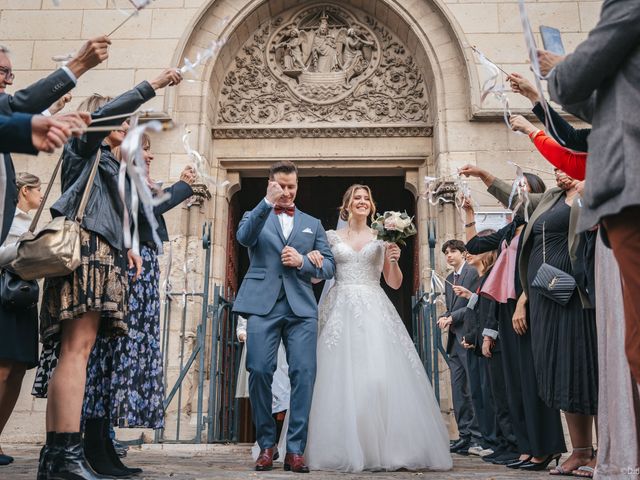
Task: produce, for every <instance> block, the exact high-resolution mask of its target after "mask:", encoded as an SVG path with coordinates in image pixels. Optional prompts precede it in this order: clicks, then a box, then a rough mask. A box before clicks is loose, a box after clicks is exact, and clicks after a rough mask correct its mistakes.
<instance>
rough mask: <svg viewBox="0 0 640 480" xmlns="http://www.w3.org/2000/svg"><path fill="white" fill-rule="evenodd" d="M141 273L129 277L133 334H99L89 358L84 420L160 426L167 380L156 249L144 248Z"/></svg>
mask: <svg viewBox="0 0 640 480" xmlns="http://www.w3.org/2000/svg"><path fill="white" fill-rule="evenodd" d="M140 254H141V256H142V262H143V263H142V275H141V276H140V278H139V279H138V280H137V281H135V282H134V281H133V273H130V274H129V276H130V284H129V313H128V315H127V318H126V323H127V327H128V330H129V333H128V335H127V336H125V337H116V338H109V337H106V336H99V337H98V339H97V340H96V344H95V346H94V348H93V351H92V352H91V356H90V357H89V365H88V367H87V385H86V388H85V397H84V406H83V418H85V419H87V418H109V419H110V421H111V423H112V424H113V425H114V426H118V427H144V428H162V427H163V426H164V407H163V401H164V382H163V368H162V353H161V349H160V296H159V283H160V269H159V265H158V258H157V255H156V252H155V250H154V249H153V248H149V247H147V246H142V247H141V249H140Z"/></svg>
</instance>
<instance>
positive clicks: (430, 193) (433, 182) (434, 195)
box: [420, 175, 452, 205]
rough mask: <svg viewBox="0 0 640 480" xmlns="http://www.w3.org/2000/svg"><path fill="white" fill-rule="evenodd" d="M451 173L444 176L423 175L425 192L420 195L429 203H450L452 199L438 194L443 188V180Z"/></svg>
mask: <svg viewBox="0 0 640 480" xmlns="http://www.w3.org/2000/svg"><path fill="white" fill-rule="evenodd" d="M450 177H452V175H448V176H445V177H424V185H425V193H423V194H422V195H420V196H421V197H422V198H426V199H427V201H428V202H429V203H430V204H431V205H440V204H441V203H451V202H452V200H449V199H448V198H445V197H443V196H442V195H440V193H441V192H442V190H443V189H444V180H445V179H446V178H450Z"/></svg>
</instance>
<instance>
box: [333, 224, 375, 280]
mask: <svg viewBox="0 0 640 480" xmlns="http://www.w3.org/2000/svg"><path fill="white" fill-rule="evenodd" d="M327 239H328V240H329V245H330V246H331V251H332V252H333V258H334V260H335V262H336V276H335V280H336V284H344V285H346V284H355V285H377V286H379V285H380V274H381V273H382V268H383V266H384V243H383V242H382V241H381V240H372V241H371V242H369V243H367V244H366V245H365V246H364V247H362V249H361V250H359V251H356V250H354V249H353V248H352V247H351V246H350V245H349V244H347V243H346V242H345V241H344V240H342V239H341V238H340V236H339V235H338V234H337V233H336V232H335V230H329V231H327Z"/></svg>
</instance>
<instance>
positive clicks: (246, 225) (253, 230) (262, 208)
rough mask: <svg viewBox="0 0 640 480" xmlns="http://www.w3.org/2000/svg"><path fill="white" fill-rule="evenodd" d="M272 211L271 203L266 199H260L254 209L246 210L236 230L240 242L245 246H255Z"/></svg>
mask: <svg viewBox="0 0 640 480" xmlns="http://www.w3.org/2000/svg"><path fill="white" fill-rule="evenodd" d="M270 213H271V205H269V204H268V203H267V202H266V200H265V199H262V200H260V202H259V203H258V205H256V207H255V208H254V209H253V210H251V211H250V212H246V213H245V214H244V215H243V216H242V220H240V225H238V231H237V232H236V240H238V243H239V244H240V245H242V246H243V247H247V248H248V247H253V246H254V245H255V244H256V242H257V241H258V236H259V235H260V232H261V231H262V229H263V228H264V224H265V223H266V222H267V219H268V218H269V214H270Z"/></svg>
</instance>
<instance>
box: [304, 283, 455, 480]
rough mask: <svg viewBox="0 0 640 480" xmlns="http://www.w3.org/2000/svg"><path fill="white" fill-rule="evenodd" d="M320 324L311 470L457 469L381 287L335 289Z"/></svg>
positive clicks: (411, 351) (439, 418)
mask: <svg viewBox="0 0 640 480" xmlns="http://www.w3.org/2000/svg"><path fill="white" fill-rule="evenodd" d="M319 320H320V325H321V332H320V334H319V338H318V350H317V352H318V370H317V376H316V383H315V388H314V394H313V401H312V405H311V414H310V418H309V436H308V442H307V448H306V452H305V456H306V460H307V462H308V464H309V466H310V467H311V468H312V469H319V470H336V471H343V472H359V471H363V470H371V471H375V470H386V471H393V470H398V469H400V468H406V469H410V470H418V469H433V470H448V469H450V468H451V466H452V461H451V454H450V453H449V435H448V432H447V428H446V426H445V424H444V421H443V418H442V414H441V412H440V407H439V405H438V403H437V402H436V399H435V395H434V393H433V389H432V387H431V384H430V382H429V379H428V377H427V375H426V373H425V371H424V368H423V365H422V362H421V361H420V358H419V356H418V353H417V352H416V350H415V348H414V345H413V342H412V341H411V338H410V337H409V335H408V333H407V330H406V328H405V326H404V324H403V323H402V320H401V319H400V317H399V315H398V313H397V312H396V310H395V307H394V306H393V304H392V303H391V301H390V300H389V299H388V297H387V296H386V294H385V293H384V291H383V290H382V288H381V287H380V286H379V284H378V285H375V284H374V283H371V284H341V283H340V282H338V283H336V284H335V285H334V286H333V287H332V288H331V290H330V291H329V293H328V295H327V298H326V299H325V301H323V302H322V304H321V306H320V312H319Z"/></svg>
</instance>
